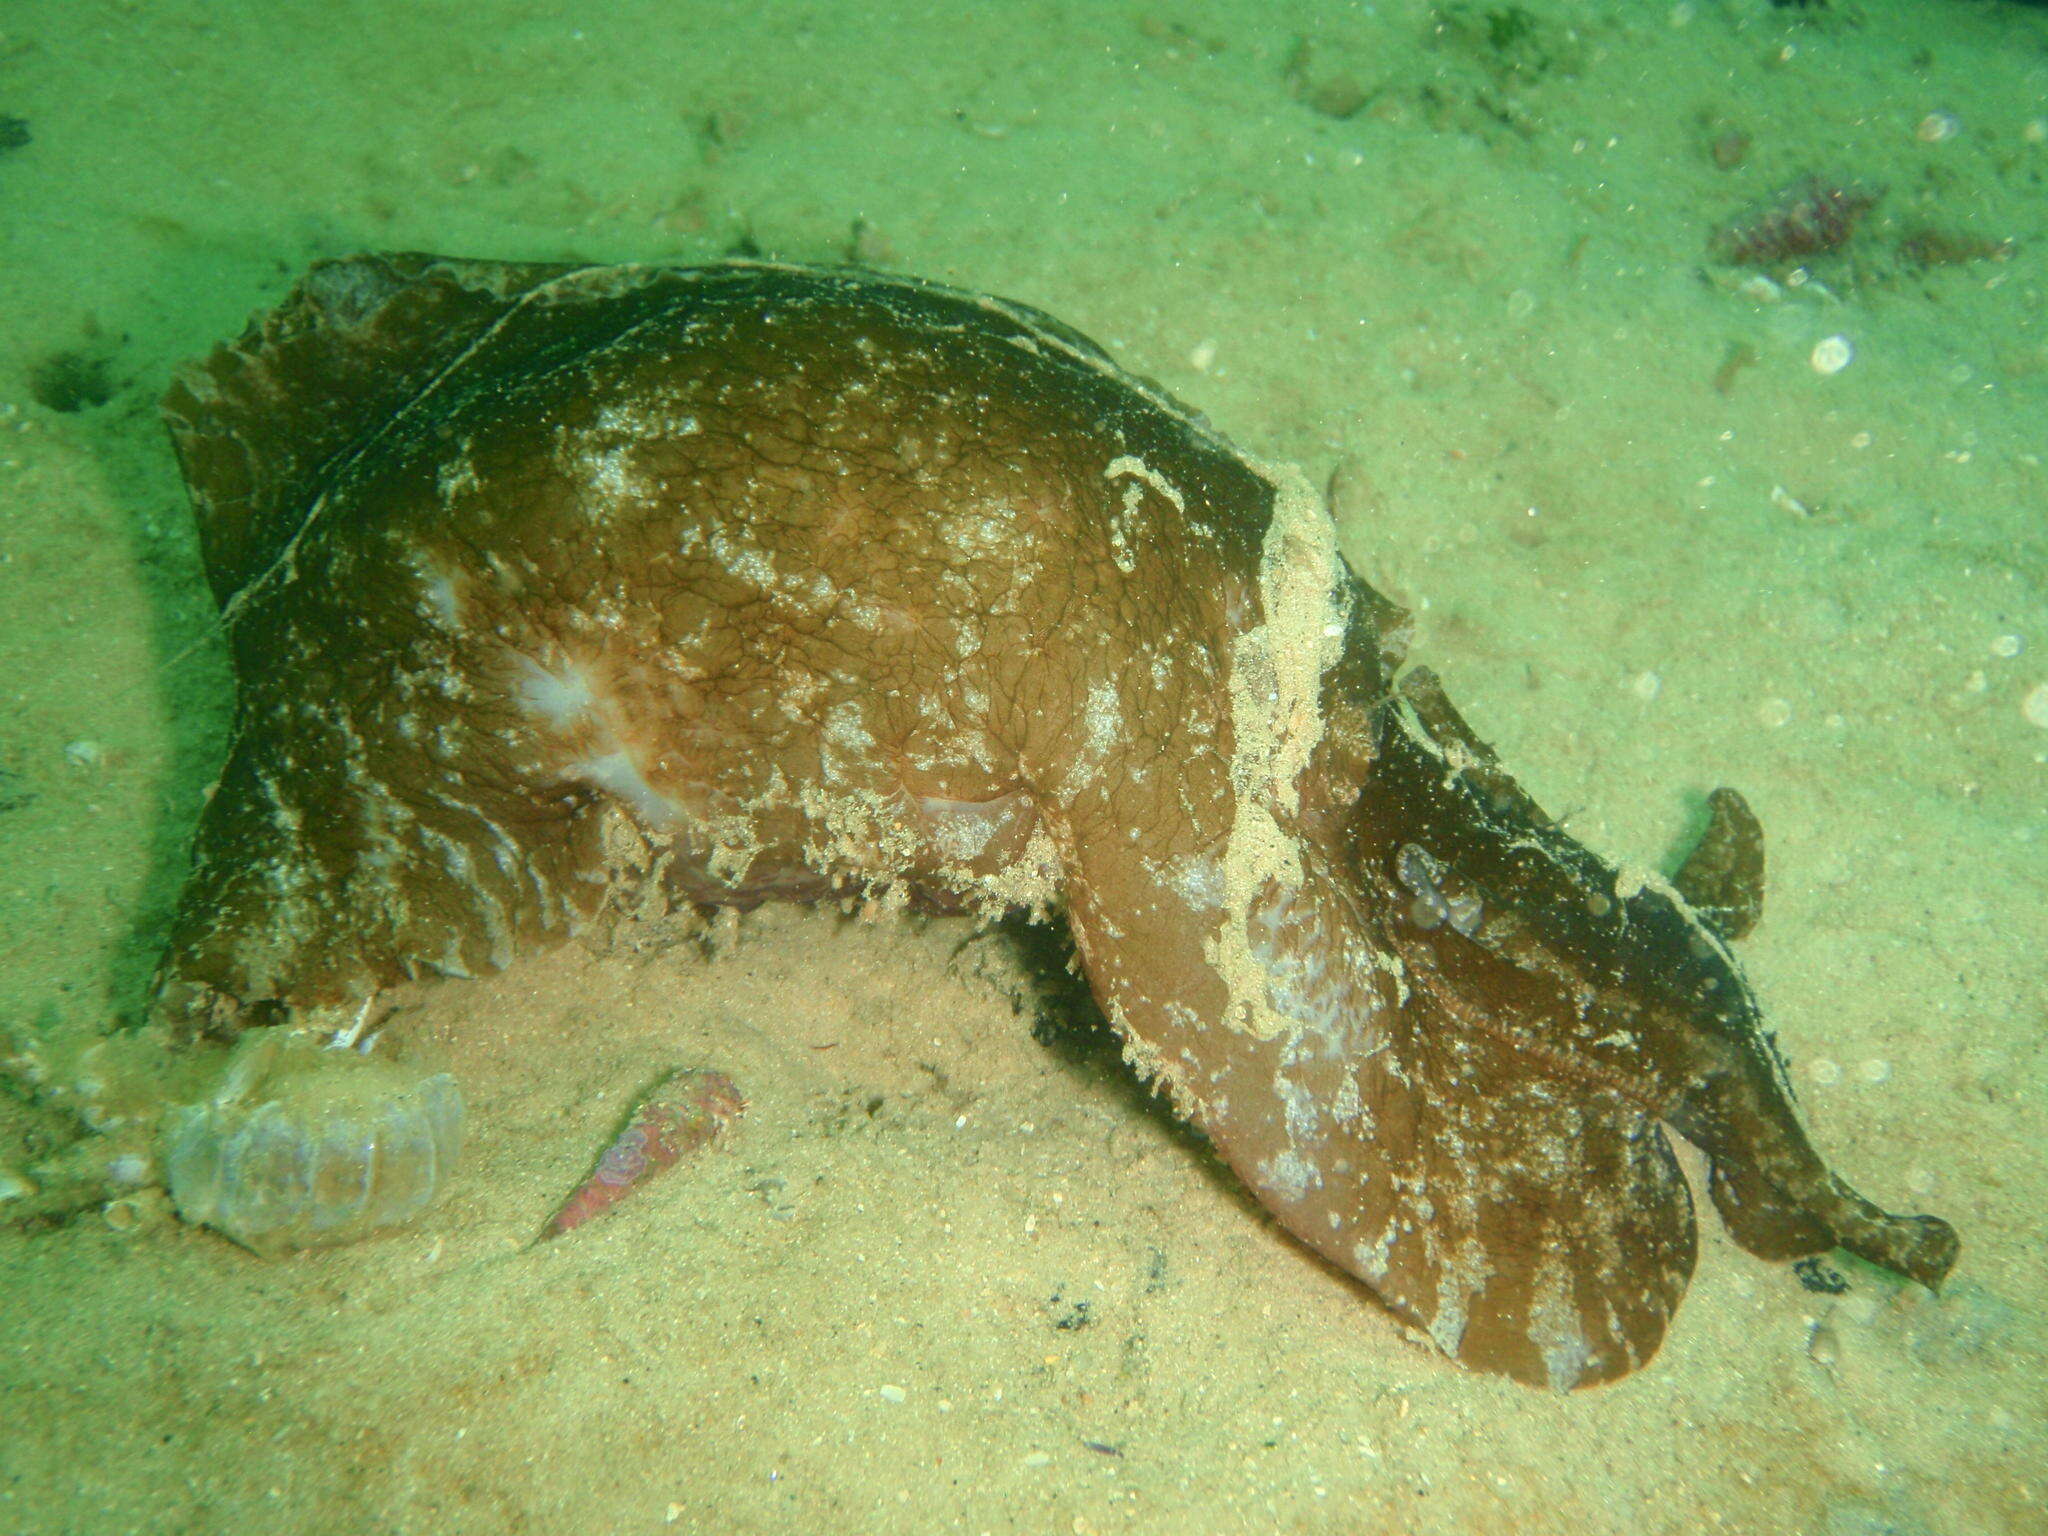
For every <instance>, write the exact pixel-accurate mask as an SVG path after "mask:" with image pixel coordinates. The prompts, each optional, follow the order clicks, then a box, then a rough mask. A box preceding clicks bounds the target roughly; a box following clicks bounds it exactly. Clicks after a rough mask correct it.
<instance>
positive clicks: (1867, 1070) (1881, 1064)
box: [1856, 1056, 1892, 1083]
mask: <svg viewBox="0 0 2048 1536" xmlns="http://www.w3.org/2000/svg"><path fill="white" fill-rule="evenodd" d="M1856 1075H1857V1076H1858V1077H1860V1078H1862V1079H1863V1081H1865V1082H1866V1083H1886V1082H1890V1081H1891V1076H1892V1064H1891V1063H1890V1062H1888V1061H1886V1060H1885V1059H1884V1058H1883V1057H1881V1056H1873V1057H1871V1058H1870V1060H1868V1061H1866V1062H1864V1063H1863V1064H1862V1065H1861V1066H1859V1067H1858V1068H1857V1069H1856Z"/></svg>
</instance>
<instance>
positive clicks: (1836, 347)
mask: <svg viewBox="0 0 2048 1536" xmlns="http://www.w3.org/2000/svg"><path fill="white" fill-rule="evenodd" d="M1855 355H1856V352H1855V349H1854V348H1853V347H1851V346H1850V345H1849V338H1848V337H1846V336H1823V337H1822V338H1821V339H1820V340H1819V341H1817V342H1815V343H1814V344H1813V356H1812V357H1811V358H1810V359H1809V361H1811V362H1812V364H1813V371H1814V372H1815V373H1817V374H1820V375H1821V376H1822V377H1823V378H1825V377H1827V376H1828V375H1830V374H1836V373H1840V372H1841V371H1842V370H1843V369H1844V368H1846V367H1848V366H1849V360H1850V359H1851V358H1852V357H1854V356H1855Z"/></svg>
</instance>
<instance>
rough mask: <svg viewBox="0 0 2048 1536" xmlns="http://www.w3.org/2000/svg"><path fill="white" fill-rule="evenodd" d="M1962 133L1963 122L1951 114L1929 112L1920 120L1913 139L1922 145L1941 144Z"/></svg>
mask: <svg viewBox="0 0 2048 1536" xmlns="http://www.w3.org/2000/svg"><path fill="white" fill-rule="evenodd" d="M1962 131H1963V120H1962V119H1961V118H1959V117H1957V116H1956V115H1955V113H1953V112H1930V113H1928V114H1927V115H1926V116H1925V117H1923V118H1921V119H1920V126H1919V127H1917V128H1915V129H1914V130H1913V137H1914V138H1916V139H1918V140H1919V141H1920V142H1921V143H1922V144H1942V143H1946V142H1947V141H1948V140H1950V139H1952V138H1954V137H1955V136H1956V135H1957V134H1959V133H1961V132H1962Z"/></svg>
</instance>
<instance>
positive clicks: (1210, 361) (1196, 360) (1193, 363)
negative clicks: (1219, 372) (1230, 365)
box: [1188, 341, 1216, 373]
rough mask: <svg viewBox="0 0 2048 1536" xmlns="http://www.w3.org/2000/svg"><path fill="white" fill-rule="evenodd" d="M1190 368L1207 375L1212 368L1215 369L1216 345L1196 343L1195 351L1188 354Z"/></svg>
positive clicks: (1208, 342)
mask: <svg viewBox="0 0 2048 1536" xmlns="http://www.w3.org/2000/svg"><path fill="white" fill-rule="evenodd" d="M1188 366H1189V367H1190V368H1192V369H1194V370H1195V372H1197V373H1207V372H1208V371H1209V370H1210V369H1211V368H1213V367H1215V366H1216V343H1215V342H1213V341H1199V342H1196V343H1195V349H1194V351H1192V352H1190V353H1189V354H1188Z"/></svg>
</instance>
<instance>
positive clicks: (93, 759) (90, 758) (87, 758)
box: [64, 738, 106, 768]
mask: <svg viewBox="0 0 2048 1536" xmlns="http://www.w3.org/2000/svg"><path fill="white" fill-rule="evenodd" d="M105 757H106V752H105V750H104V749H103V748H102V747H101V746H100V744H99V743H98V742H96V741H89V740H86V739H84V738H81V739H79V740H77V741H68V742H66V743H65V744H64V761H65V762H67V763H69V764H70V765H71V766H72V767H74V768H97V767H99V765H100V762H101V761H102V759H104V758H105Z"/></svg>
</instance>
